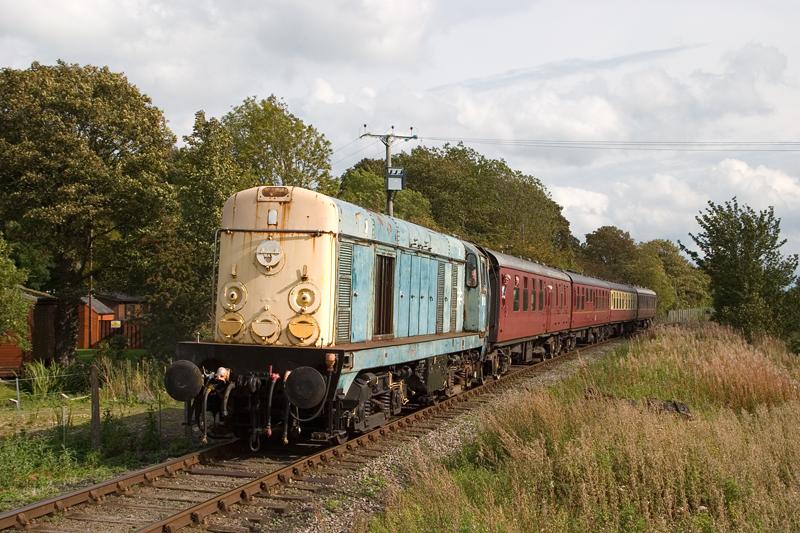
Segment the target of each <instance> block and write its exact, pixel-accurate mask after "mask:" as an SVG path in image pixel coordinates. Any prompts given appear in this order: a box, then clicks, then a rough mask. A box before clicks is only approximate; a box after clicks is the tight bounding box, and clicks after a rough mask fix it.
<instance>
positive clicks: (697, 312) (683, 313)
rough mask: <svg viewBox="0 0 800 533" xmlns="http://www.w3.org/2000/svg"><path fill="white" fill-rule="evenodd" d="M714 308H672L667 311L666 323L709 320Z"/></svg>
mask: <svg viewBox="0 0 800 533" xmlns="http://www.w3.org/2000/svg"><path fill="white" fill-rule="evenodd" d="M713 313H714V309H713V308H711V307H695V308H694V309H673V310H672V311H669V313H667V320H666V323H667V324H676V323H682V322H702V321H705V320H710V319H711V315H712V314H713Z"/></svg>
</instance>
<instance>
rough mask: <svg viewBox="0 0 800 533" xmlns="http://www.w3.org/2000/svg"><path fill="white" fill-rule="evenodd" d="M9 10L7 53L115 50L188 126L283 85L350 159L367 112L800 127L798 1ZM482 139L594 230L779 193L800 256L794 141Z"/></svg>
mask: <svg viewBox="0 0 800 533" xmlns="http://www.w3.org/2000/svg"><path fill="white" fill-rule="evenodd" d="M0 12H2V13H3V16H2V17H0V65H4V66H11V67H17V68H24V67H27V66H28V65H29V64H30V63H31V62H32V61H34V60H37V61H40V62H44V63H51V62H54V61H55V60H56V59H59V58H61V59H64V60H66V61H68V62H76V63H82V64H85V63H92V64H102V65H109V66H110V67H111V68H112V69H114V70H118V71H124V72H125V73H126V74H127V75H128V77H129V79H130V81H131V82H133V83H134V84H136V85H137V86H139V87H140V89H141V90H142V91H144V92H146V93H147V94H149V95H150V96H151V97H152V99H153V101H154V103H155V104H156V105H158V106H159V107H160V108H161V109H163V110H164V112H165V113H166V116H167V118H168V119H169V123H170V126H171V127H172V129H173V130H174V131H175V132H176V133H177V134H178V135H179V136H181V135H185V134H187V133H188V132H189V131H190V128H191V124H192V119H193V115H194V113H195V111H197V110H200V109H203V110H205V111H206V112H207V114H211V115H216V116H218V115H221V114H223V113H225V112H226V111H228V110H229V109H230V108H231V106H233V105H236V104H237V103H239V102H241V100H242V99H244V98H245V97H247V96H251V95H255V96H259V97H266V96H268V95H269V94H276V95H278V96H280V97H282V98H283V99H284V100H285V101H286V102H287V103H288V105H289V107H290V109H291V110H292V112H294V113H295V114H297V115H298V116H300V117H301V118H303V119H304V120H306V121H307V122H309V123H311V124H313V125H314V126H315V127H317V128H318V129H319V130H320V131H322V132H323V133H324V134H325V135H326V136H327V137H328V138H329V139H330V140H331V141H332V142H333V145H334V148H335V149H336V151H335V153H334V155H333V162H334V169H335V170H336V171H337V172H338V171H342V170H343V169H345V168H347V167H348V166H349V165H351V164H353V163H354V162H356V161H357V160H358V159H360V158H361V157H364V156H371V157H382V147H381V146H380V145H379V144H376V143H374V142H373V141H367V140H364V141H357V142H353V141H354V139H356V138H357V137H358V134H359V133H361V131H362V130H361V126H362V124H365V123H366V124H368V125H369V129H370V130H372V131H378V132H380V131H385V130H387V129H388V128H389V127H390V126H391V125H394V126H395V127H396V130H397V131H399V132H406V131H408V127H409V126H414V132H415V133H417V134H419V135H421V136H423V137H446V138H453V139H458V138H468V139H474V138H501V139H550V140H573V141H599V140H611V141H722V140H724V141H776V140H785V141H796V140H800V132H799V131H798V129H799V128H800V126H798V125H799V124H800V75H799V74H800V71H799V70H798V66H797V62H798V54H800V32H798V31H797V30H796V23H797V20H800V17H798V15H800V8H798V7H797V4H796V3H794V2H791V1H785V2H782V1H761V2H737V1H726V2H713V1H683V0H673V1H669V2H667V1H664V2H655V1H638V2H632V1H631V2H624V1H606V2H564V1H558V2H556V1H539V2H494V3H489V2H479V1H477V0H467V1H456V0H445V1H441V2H434V1H430V0H400V1H395V0H362V1H352V2H350V1H340V0H328V1H325V2H319V1H317V2H314V1H311V0H294V1H230V2H224V3H223V2H217V3H214V2H197V1H188V0H176V1H173V2H157V1H121V2H120V1H71V2H57V3H56V2H41V1H26V2H19V1H7V0H0ZM423 142H425V143H427V144H437V143H435V142H432V141H423ZM412 146H414V144H412V143H408V144H405V145H402V146H401V148H410V147H412ZM473 146H474V147H475V148H476V149H478V150H479V151H481V152H482V153H485V154H486V155H488V156H491V157H502V158H504V159H505V160H506V161H507V162H508V163H509V165H510V166H511V167H513V168H516V169H519V170H522V171H524V172H526V173H530V174H533V175H535V176H537V177H539V178H540V179H541V180H542V181H543V182H544V183H545V184H546V185H547V187H548V188H549V189H550V191H551V193H552V195H553V197H554V198H555V199H556V200H557V201H558V202H559V203H560V204H561V205H563V206H564V214H565V216H566V217H567V219H568V220H569V221H570V223H571V226H572V230H573V233H574V234H576V235H577V236H579V237H582V236H583V235H584V234H585V233H587V232H589V231H592V230H593V229H595V228H597V227H598V226H600V225H603V224H614V225H617V226H619V227H621V228H623V229H625V230H627V231H629V232H630V233H631V234H632V235H633V236H634V238H636V239H637V240H647V239H652V238H659V237H665V238H670V239H673V240H674V239H679V238H680V239H682V240H684V241H686V240H687V233H688V232H689V231H693V230H694V229H695V228H696V226H695V223H694V220H693V217H694V215H695V214H696V213H697V212H698V210H700V209H702V208H703V206H704V205H705V203H706V201H708V200H712V201H715V202H722V201H725V200H727V199H729V198H731V197H732V196H734V195H736V196H738V198H739V199H740V201H742V202H745V203H748V204H750V205H752V206H753V207H755V208H764V207H766V206H768V205H772V206H774V207H775V210H776V213H777V215H778V216H779V217H781V218H782V219H783V230H784V233H785V236H786V237H787V238H788V239H789V243H788V245H787V247H786V249H785V250H786V251H787V252H789V251H791V252H798V251H800V179H799V178H800V158H798V155H800V154H798V153H797V152H744V151H726V152H708V151H702V152H667V151H657V152H650V151H615V150H602V151H598V150H574V149H572V150H567V149H554V148H535V147H531V146H512V145H505V144H475V145H473Z"/></svg>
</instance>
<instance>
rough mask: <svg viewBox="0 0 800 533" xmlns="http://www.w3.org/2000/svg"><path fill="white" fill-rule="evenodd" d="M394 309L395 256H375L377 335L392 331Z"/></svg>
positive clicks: (375, 331) (375, 330)
mask: <svg viewBox="0 0 800 533" xmlns="http://www.w3.org/2000/svg"><path fill="white" fill-rule="evenodd" d="M393 311H394V257H389V256H388V255H376V256H375V329H374V333H375V335H388V334H391V333H392V323H393V317H394V315H393Z"/></svg>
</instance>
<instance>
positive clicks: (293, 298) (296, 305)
mask: <svg viewBox="0 0 800 533" xmlns="http://www.w3.org/2000/svg"><path fill="white" fill-rule="evenodd" d="M318 293H319V289H317V287H316V286H315V285H314V284H313V283H311V282H309V281H305V282H302V283H298V284H297V285H295V286H294V287H292V290H291V291H289V307H291V308H292V311H294V312H295V313H309V314H310V313H314V312H316V310H317V309H319V306H320V303H322V301H321V300H320V299H319V298H317V294H318Z"/></svg>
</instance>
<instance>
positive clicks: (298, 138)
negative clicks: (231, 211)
mask: <svg viewBox="0 0 800 533" xmlns="http://www.w3.org/2000/svg"><path fill="white" fill-rule="evenodd" d="M222 122H223V124H225V126H226V127H227V128H228V131H229V132H230V134H231V137H232V139H233V145H234V153H235V155H236V160H237V161H238V163H239V165H240V166H241V167H242V168H243V169H244V171H245V173H246V175H247V178H248V179H247V183H248V186H249V187H252V186H255V185H297V186H300V187H305V188H308V189H319V190H320V192H323V193H325V194H335V190H336V188H335V185H336V184H335V182H334V180H332V179H331V176H330V156H331V143H330V142H329V141H328V140H327V139H326V138H325V136H324V135H322V134H321V133H319V132H318V131H317V130H316V129H315V128H314V127H313V126H310V125H307V124H305V123H304V122H303V121H302V120H301V119H299V118H298V117H296V116H295V115H293V114H292V113H290V112H289V109H288V107H287V106H286V104H285V103H284V102H282V101H280V100H279V99H278V98H276V97H275V96H274V95H272V96H270V97H269V98H267V99H266V100H256V99H255V98H252V97H251V98H247V99H246V100H245V101H244V102H243V103H242V104H241V105H238V106H236V107H234V108H233V110H232V111H231V112H230V113H228V114H227V115H225V117H224V118H223V119H222Z"/></svg>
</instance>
